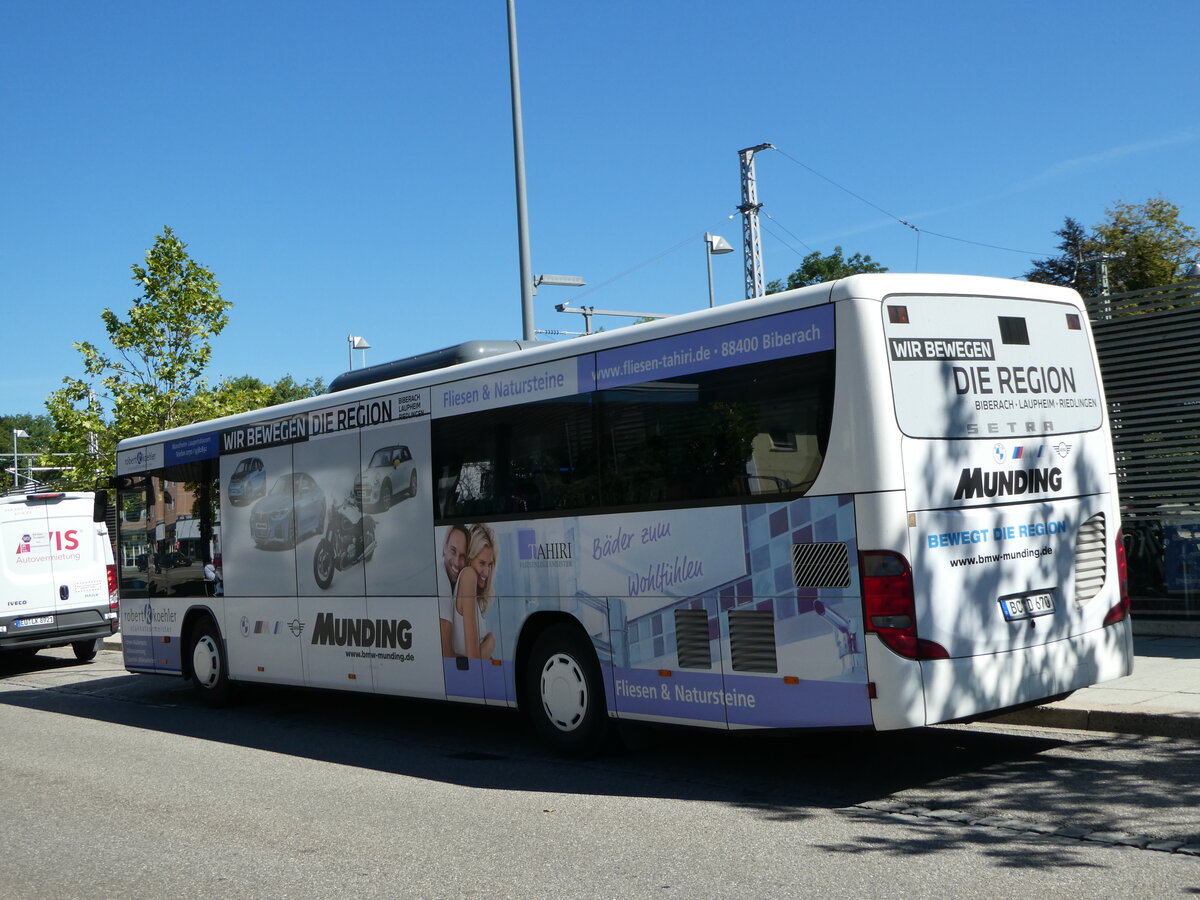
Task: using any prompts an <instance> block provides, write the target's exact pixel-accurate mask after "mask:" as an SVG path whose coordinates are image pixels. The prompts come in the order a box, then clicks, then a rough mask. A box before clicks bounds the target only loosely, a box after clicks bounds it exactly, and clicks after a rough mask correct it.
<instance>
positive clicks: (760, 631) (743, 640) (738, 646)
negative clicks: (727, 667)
mask: <svg viewBox="0 0 1200 900" xmlns="http://www.w3.org/2000/svg"><path fill="white" fill-rule="evenodd" d="M729 652H730V656H732V657H733V671H735V672H775V671H777V668H778V667H777V665H776V662H775V613H773V612H763V611H759V610H751V609H731V610H730V611H729Z"/></svg>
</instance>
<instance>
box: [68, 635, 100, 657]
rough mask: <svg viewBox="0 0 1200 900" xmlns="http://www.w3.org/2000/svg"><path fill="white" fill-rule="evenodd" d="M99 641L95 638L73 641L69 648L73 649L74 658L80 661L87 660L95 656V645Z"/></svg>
mask: <svg viewBox="0 0 1200 900" xmlns="http://www.w3.org/2000/svg"><path fill="white" fill-rule="evenodd" d="M99 643H100V642H99V641H97V640H96V639H94V638H93V639H92V640H90V641H74V642H73V643H72V644H71V649H72V650H74V651H75V658H76V659H77V660H79V661H80V662H87V661H88V660H90V659H95V658H96V647H97V645H98V644H99Z"/></svg>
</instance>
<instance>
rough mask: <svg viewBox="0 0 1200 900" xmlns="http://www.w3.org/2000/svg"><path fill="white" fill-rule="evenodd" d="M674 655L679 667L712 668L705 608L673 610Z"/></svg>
mask: <svg viewBox="0 0 1200 900" xmlns="http://www.w3.org/2000/svg"><path fill="white" fill-rule="evenodd" d="M675 655H676V657H677V658H678V659H679V668H681V669H711V668H712V645H711V644H709V642H708V611H707V610H703V609H677V610H675Z"/></svg>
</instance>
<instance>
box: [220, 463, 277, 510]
mask: <svg viewBox="0 0 1200 900" xmlns="http://www.w3.org/2000/svg"><path fill="white" fill-rule="evenodd" d="M266 492H267V469H266V466H264V465H263V461H262V460H261V459H259V458H258V457H257V456H247V457H246V458H245V459H243V460H242V461H241V462H240V463H238V466H237V468H236V469H234V470H233V474H232V475H230V476H229V486H228V487H227V488H226V489H225V494H226V496H228V497H229V502H230V503H232V504H233V505H234V506H242V505H244V504H246V503H249V502H250V501H252V500H257V499H258V498H259V497H261V496H262V495H263V494H265V493H266Z"/></svg>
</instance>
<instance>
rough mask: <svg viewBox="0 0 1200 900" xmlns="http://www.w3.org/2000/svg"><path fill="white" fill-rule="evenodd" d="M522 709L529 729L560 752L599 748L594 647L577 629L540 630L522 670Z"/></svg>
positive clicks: (603, 720)
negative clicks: (527, 715)
mask: <svg viewBox="0 0 1200 900" xmlns="http://www.w3.org/2000/svg"><path fill="white" fill-rule="evenodd" d="M525 707H526V709H527V710H528V711H529V716H530V719H531V720H532V722H533V727H534V730H535V731H536V732H537V733H538V736H539V737H541V738H542V739H543V740H544V741H546V742H547V743H549V744H551V745H552V746H553V747H554V748H555V749H556V750H557V751H558V752H559V753H562V754H564V755H567V756H588V755H592V754H595V753H598V752H600V751H601V750H603V749H604V746H605V742H606V741H605V739H606V737H607V733H608V712H607V710H606V709H605V704H604V684H603V682H602V680H601V678H600V665H599V663H598V662H597V660H596V651H595V650H594V649H593V648H592V644H591V641H589V640H588V638H587V635H585V634H584V633H583V632H582V631H581V630H580V629H579V628H577V627H574V626H571V625H565V624H559V625H552V626H550V627H549V628H547V629H546V630H545V631H544V632H542V633H541V634H540V635H539V636H538V638H537V640H536V641H535V642H534V645H533V652H532V654H531V655H530V658H529V667H528V668H527V669H526V672H525Z"/></svg>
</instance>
